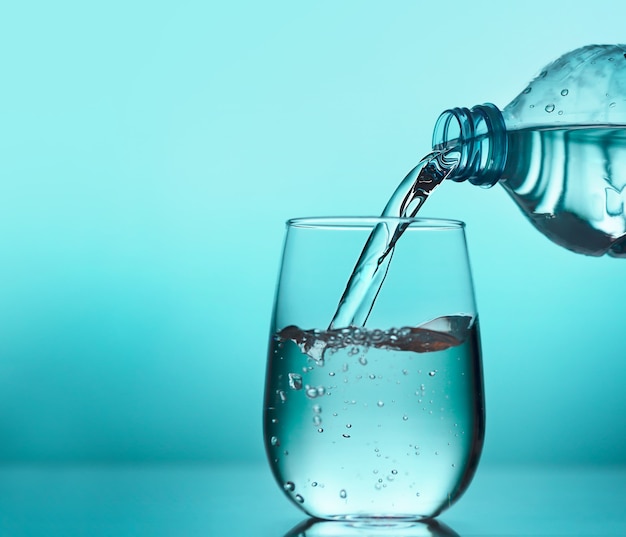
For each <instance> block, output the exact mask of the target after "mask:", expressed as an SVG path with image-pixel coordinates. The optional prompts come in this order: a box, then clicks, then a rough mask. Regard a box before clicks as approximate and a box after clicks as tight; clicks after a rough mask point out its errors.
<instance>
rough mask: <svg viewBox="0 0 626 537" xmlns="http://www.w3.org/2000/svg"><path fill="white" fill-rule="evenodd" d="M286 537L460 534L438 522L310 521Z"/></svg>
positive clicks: (451, 536)
mask: <svg viewBox="0 0 626 537" xmlns="http://www.w3.org/2000/svg"><path fill="white" fill-rule="evenodd" d="M285 537H459V534H458V533H456V532H455V531H454V530H452V528H450V527H449V526H446V525H445V524H444V523H443V522H439V521H438V520H425V521H423V522H399V521H385V520H376V521H368V522H364V521H359V522H357V521H352V522H343V521H328V520H313V519H309V520H305V521H303V522H301V523H300V524H298V525H297V526H296V527H295V528H293V529H292V530H291V531H289V532H287V534H286V535H285Z"/></svg>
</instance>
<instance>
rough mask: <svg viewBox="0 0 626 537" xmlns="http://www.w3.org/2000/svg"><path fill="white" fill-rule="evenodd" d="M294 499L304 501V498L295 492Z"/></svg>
mask: <svg viewBox="0 0 626 537" xmlns="http://www.w3.org/2000/svg"><path fill="white" fill-rule="evenodd" d="M296 500H298V502H300V503H304V498H303V497H302V496H301V495H300V494H296Z"/></svg>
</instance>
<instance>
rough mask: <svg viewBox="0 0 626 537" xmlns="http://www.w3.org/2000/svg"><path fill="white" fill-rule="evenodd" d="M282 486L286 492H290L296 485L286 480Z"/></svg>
mask: <svg viewBox="0 0 626 537" xmlns="http://www.w3.org/2000/svg"><path fill="white" fill-rule="evenodd" d="M283 487H284V489H285V490H286V491H287V492H292V491H294V490H296V486H295V485H294V484H293V482H291V481H287V483H285V484H284V485H283Z"/></svg>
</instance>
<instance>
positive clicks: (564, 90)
mask: <svg viewBox="0 0 626 537" xmlns="http://www.w3.org/2000/svg"><path fill="white" fill-rule="evenodd" d="M568 93H569V90H568V89H562V90H561V95H563V97H565V96H566V95H567V94H568Z"/></svg>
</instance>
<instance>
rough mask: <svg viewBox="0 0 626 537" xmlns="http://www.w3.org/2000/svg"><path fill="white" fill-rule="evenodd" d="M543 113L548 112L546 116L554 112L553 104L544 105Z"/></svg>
mask: <svg viewBox="0 0 626 537" xmlns="http://www.w3.org/2000/svg"><path fill="white" fill-rule="evenodd" d="M545 111H546V112H548V114H550V113H552V112H554V105H553V104H548V105H546V108H545Z"/></svg>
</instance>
